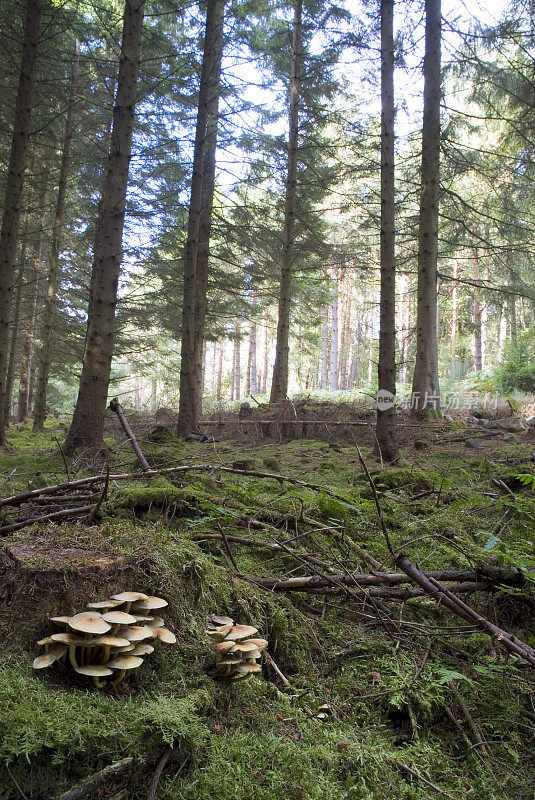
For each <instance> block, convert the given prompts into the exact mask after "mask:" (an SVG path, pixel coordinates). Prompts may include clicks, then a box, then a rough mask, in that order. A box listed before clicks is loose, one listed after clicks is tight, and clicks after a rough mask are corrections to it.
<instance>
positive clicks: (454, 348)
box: [450, 259, 459, 380]
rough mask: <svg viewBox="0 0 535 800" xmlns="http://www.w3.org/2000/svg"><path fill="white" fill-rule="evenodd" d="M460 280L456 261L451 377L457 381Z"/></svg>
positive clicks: (452, 288)
mask: <svg viewBox="0 0 535 800" xmlns="http://www.w3.org/2000/svg"><path fill="white" fill-rule="evenodd" d="M458 278H459V262H458V261H457V259H454V262H453V284H452V287H451V337H450V339H451V342H450V343H451V377H452V380H455V379H456V378H457V377H458V376H459V371H458V369H457V312H458V304H459V287H458V285H457V280H458Z"/></svg>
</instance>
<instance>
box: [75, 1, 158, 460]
mask: <svg viewBox="0 0 535 800" xmlns="http://www.w3.org/2000/svg"><path fill="white" fill-rule="evenodd" d="M144 6H145V0H126V5H125V11H124V17H123V37H122V43H121V59H120V64H119V73H118V78H117V93H116V97H115V108H114V110H113V125H112V135H111V144H110V152H109V156H108V170H107V175H106V183H105V188H104V192H103V195H102V198H101V204H100V208H99V220H98V224H97V232H96V240H95V248H94V256H93V269H92V274H91V291H90V298H89V313H88V320H87V330H86V340H85V348H84V357H83V365H82V375H81V378H80V389H79V392H78V400H77V402H76V408H75V410H74V416H73V421H72V425H71V428H70V431H69V434H68V436H67V440H66V442H65V445H64V450H65V452H66V453H72V452H73V451H74V450H75V449H76V448H77V447H81V446H82V447H98V446H99V445H100V443H101V441H102V434H103V429H104V413H105V410H106V401H107V397H108V385H109V381H110V372H111V360H112V356H113V341H114V332H115V331H114V329H115V307H116V305H117V288H118V284H119V277H120V271H121V258H122V252H121V247H122V237H123V226H124V217H125V206H126V190H127V185H128V168H129V164H130V156H131V150H132V130H133V127H134V112H135V104H136V92H137V78H138V73H139V59H140V51H141V32H142V28H143V14H144Z"/></svg>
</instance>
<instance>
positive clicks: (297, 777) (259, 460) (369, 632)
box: [0, 422, 535, 800]
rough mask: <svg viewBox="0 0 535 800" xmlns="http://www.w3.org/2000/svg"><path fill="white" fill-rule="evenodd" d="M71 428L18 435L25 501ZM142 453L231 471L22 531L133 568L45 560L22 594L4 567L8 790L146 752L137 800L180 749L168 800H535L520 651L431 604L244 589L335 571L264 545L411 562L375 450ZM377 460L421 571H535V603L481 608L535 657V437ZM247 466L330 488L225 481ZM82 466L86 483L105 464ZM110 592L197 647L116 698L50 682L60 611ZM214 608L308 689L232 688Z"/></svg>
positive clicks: (55, 786) (2, 701) (274, 682)
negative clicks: (74, 567) (108, 572)
mask: <svg viewBox="0 0 535 800" xmlns="http://www.w3.org/2000/svg"><path fill="white" fill-rule="evenodd" d="M457 432H458V431H457ZM56 435H58V425H57V424H54V423H52V422H51V423H50V424H49V425H48V426H47V428H46V430H45V432H44V433H43V434H39V435H38V436H36V437H35V436H34V435H33V434H32V433H31V431H30V430H29V428H27V427H26V428H20V429H12V430H11V432H10V443H11V445H12V447H10V448H7V449H6V450H5V451H3V452H2V454H1V459H2V467H3V469H4V474H5V475H9V473H10V471H12V470H15V471H14V472H13V474H12V477H11V479H10V480H9V481H8V482H6V485H5V492H6V493H9V494H11V493H14V492H15V491H18V490H21V489H25V488H26V487H27V485H28V482H31V481H32V480H35V477H32V469H34V471H35V468H36V467H37V468H38V471H39V472H42V474H43V475H45V476H46V479H47V480H46V482H51V480H53V479H54V476H55V475H56V474H57V475H59V476H61V472H62V469H64V466H63V460H62V459H61V456H60V454H59V453H58V451H57V446H56V443H55V440H54V437H55V436H56ZM419 435H422V436H423V435H425V432H424V433H419ZM433 436H435V437H436V428H435V429H433V430H432V432H431V433H430V434H429V439H430V440H432V438H433ZM143 444H144V447H145V446H146V449H147V452H148V454H149V458H150V459H152V460H153V462H152V463H162V464H167V465H172V464H173V463H175V464H176V463H178V464H194V463H202V464H207V463H210V464H212V465H214V469H213V470H212V471H209V472H196V471H191V472H182V473H168V474H166V476H165V477H164V476H161V477H157V478H153V479H151V480H150V481H134V480H131V481H117V482H113V483H112V484H111V485H110V490H109V494H108V498H107V499H106V502H105V504H104V506H103V508H102V512H103V519H102V521H101V522H99V523H98V524H95V523H93V524H90V525H89V524H85V523H84V522H82V521H76V522H71V523H68V524H61V525H57V526H53V525H48V526H41V527H39V526H35V527H33V528H28V529H23V530H21V531H18V532H17V533H15V534H13V535H12V536H10V537H8V538H6V544H7V545H8V546H9V545H13V544H19V545H21V544H24V545H30V544H32V543H36V542H37V543H47V542H48V543H50V542H53V543H56V544H57V543H61V546H62V547H64V548H84V549H87V550H90V551H91V550H97V551H99V552H104V553H112V554H115V555H116V556H118V557H125V558H126V562H125V566H123V567H121V569H119V570H118V571H117V572H116V573H114V574H113V576H112V578H111V579H109V580H110V581H111V582H107V581H108V578H106V577H102V576H99V575H92V574H91V572H90V571H89V572H83V573H82V572H81V573H80V574H73V573H72V572H71V571H69V568H68V563H66V564H65V565H64V566H63V567H61V566H60V567H55V570H56V573H57V574H56V573H54V576H55V577H54V576H52V578H51V579H50V580H51V581H52V582H50V581H49V582H47V581H46V580H45V577H46V575H48V574H49V573H50V564H48V563H46V562H45V561H42V562H40V561H39V559H37V560H36V561H32V562H31V569H29V570H28V574H27V575H26V576H25V575H24V574H22V575H19V576H18V586H17V587H13V586H10V585H8V577H9V576H8V574H7V573H5V574H3V575H0V594H1V596H2V597H3V598H4V608H3V610H2V612H1V613H0V633H1V636H2V640H3V643H4V647H3V651H2V656H1V658H0V708H1V713H0V798H1V799H2V800H15V798H21V797H26V798H29V799H30V798H31V799H32V800H45V798H46V800H50V798H54V797H56V796H58V795H59V794H60V793H61V792H62V791H66V790H67V789H68V788H69V787H70V786H72V785H73V784H75V783H76V782H78V781H80V780H81V779H82V778H84V777H86V776H88V775H91V774H93V773H95V772H97V771H98V770H100V769H102V768H103V767H105V766H106V765H108V764H111V763H113V762H115V761H117V760H119V759H121V758H124V757H126V756H132V757H133V758H134V763H133V766H132V773H131V774H130V776H129V778H128V780H126V781H124V780H123V781H122V782H121V780H118V781H117V783H116V784H113V783H112V784H110V785H109V786H108V787H106V788H103V789H101V790H100V791H101V793H100V794H96V795H95V797H98V798H100V797H102V798H112V797H113V798H117V800H118V799H119V798H122V800H137V798H141V797H146V796H147V792H148V786H149V783H150V780H151V777H152V774H153V772H154V763H155V762H156V761H157V760H158V758H159V757H160V755H161V754H162V753H163V752H165V748H167V747H169V746H172V747H175V748H176V749H177V750H178V751H179V757H178V759H177V760H176V761H174V762H172V763H171V764H170V765H169V766H168V767H167V768H166V769H165V771H164V773H163V775H162V778H161V780H160V783H159V787H158V791H157V795H156V797H157V800H198V798H203V800H204V799H206V800H216V799H217V800H278V798H285V799H286V798H287V799H288V800H352V799H353V798H354V799H355V800H356V799H358V800H361V799H362V800H367V799H368V798H371V800H375V798H377V800H382V798H395V799H397V798H399V800H431V799H432V798H436V797H439V796H440V794H439V793H438V792H437V787H438V789H440V790H441V791H443V792H446V793H447V795H448V796H450V797H454V798H457V800H460V799H461V798H469V800H487V799H488V800H505V798H507V800H509V798H511V800H512V799H513V798H514V799H515V800H516V799H517V798H521V800H526V799H528V798H535V790H534V789H533V786H534V779H535V768H534V766H533V760H532V758H531V751H532V747H533V737H534V735H535V727H534V724H533V722H532V721H531V717H530V716H529V713H531V714H533V705H532V699H531V698H532V695H533V692H534V685H533V677H532V671H531V670H530V669H529V668H526V667H525V665H524V664H522V663H521V662H520V661H519V660H518V659H517V658H516V657H508V658H505V656H504V654H503V653H501V652H500V651H499V648H498V647H496V643H493V642H491V641H490V640H489V638H488V637H487V636H485V635H484V634H483V633H481V632H478V631H476V630H474V629H473V628H470V627H469V626H467V624H466V623H465V622H464V621H463V620H461V619H458V618H455V617H452V616H450V615H448V614H447V613H445V612H444V611H443V610H437V608H436V605H435V604H434V601H432V600H429V599H426V598H415V599H412V600H407V601H406V602H405V603H403V604H401V603H390V602H388V601H382V600H381V601H380V602H379V603H377V602H373V601H367V602H366V603H364V604H363V603H362V602H360V601H358V600H356V599H355V598H353V597H351V595H350V594H342V595H341V596H336V595H326V596H323V595H313V594H309V595H306V594H298V593H295V594H289V593H282V592H275V591H267V590H265V589H264V588H262V587H260V586H257V585H254V584H253V583H251V582H248V581H247V580H245V579H244V576H248V577H249V578H251V579H253V580H254V579H256V578H262V577H267V578H270V577H271V578H273V577H282V576H286V575H288V576H291V575H304V574H314V568H313V567H311V566H310V565H303V564H300V562H299V560H297V561H296V559H295V558H294V557H291V556H290V555H288V554H287V553H285V552H280V551H274V550H273V549H272V548H271V549H270V547H269V546H262V543H264V545H269V544H272V543H274V542H278V543H282V544H284V545H285V546H288V547H290V548H295V549H296V550H297V551H298V552H299V553H301V554H307V553H314V555H315V556H316V557H317V558H319V559H320V560H322V561H324V562H325V563H326V564H327V565H329V564H330V565H331V566H332V568H334V569H335V570H336V571H338V572H340V573H344V572H345V571H347V570H361V571H366V572H367V571H369V569H370V566H369V564H368V562H367V560H366V555H369V556H372V557H373V558H374V559H376V561H377V562H379V564H382V565H384V567H383V568H384V569H392V564H391V561H389V554H388V549H387V546H386V543H385V540H384V537H383V535H382V532H381V529H380V526H379V525H378V520H377V510H376V507H375V502H374V498H373V494H372V492H371V489H370V486H369V484H368V481H367V479H366V477H365V475H364V474H363V471H362V467H361V465H360V462H359V458H358V453H357V450H356V447H355V445H354V444H350V443H348V444H336V445H332V444H330V443H329V442H327V441H323V440H317V441H308V440H293V441H287V442H278V443H269V442H268V443H266V442H262V443H261V445H257V444H255V443H252V442H251V443H244V442H218V443H217V442H216V443H204V444H203V443H198V442H194V443H187V444H184V443H182V442H178V443H176V442H174V441H172V440H168V439H167V438H166V439H164V441H163V443H162V442H161V441H160V442H151V443H150V445H145V443H143ZM118 445H119V446H117V447H115V446H114V445H113V442H112V441H110V442H108V443H107V458H108V459H109V461H110V467H111V472H112V473H114V472H130V471H132V472H135V471H137V469H138V467H137V465H136V462H135V459H134V457H133V456H132V454H131V453H130V452H129V451H128V450H127V449H126V448H125V446H124V445H123V444H122V443H120V442H118ZM362 450H363V453H364V457H365V459H366V461H367V463H368V465H369V468H370V471H371V472H372V475H373V476H374V482H375V485H376V487H377V491H378V494H379V498H380V503H381V507H382V510H383V513H384V517H385V519H386V522H387V525H388V529H389V533H390V537H391V540H392V544H393V546H394V547H395V548H403V549H404V550H405V551H406V552H407V554H408V555H409V557H410V558H411V560H413V561H414V562H416V563H419V564H420V565H421V566H422V568H424V569H437V568H446V567H447V568H456V567H457V568H463V569H466V568H468V567H470V566H473V565H475V564H477V563H478V562H486V561H488V560H489V559H491V558H492V559H495V561H497V562H498V563H503V564H509V565H511V566H521V567H523V569H524V572H525V574H526V579H527V584H526V587H525V593H524V594H523V595H522V596H520V594H519V591H518V590H508V589H506V588H505V587H504V589H503V591H501V592H498V593H496V594H495V595H494V596H492V597H489V596H488V595H486V594H485V595H476V596H471V597H470V598H469V599H468V602H470V603H471V604H474V605H477V607H478V608H479V609H480V610H481V611H482V613H483V614H484V615H486V616H488V617H489V618H491V619H492V620H493V621H494V622H496V623H497V624H499V625H501V626H502V627H504V628H505V629H507V630H509V631H511V632H513V633H516V634H517V635H518V636H520V637H521V638H523V639H524V640H526V641H528V642H529V643H530V644H532V646H535V625H534V623H533V605H532V602H531V599H530V593H531V589H530V581H531V571H535V570H533V565H534V564H535V554H534V552H533V537H532V532H531V531H532V524H533V512H534V510H535V508H534V503H535V499H534V488H533V487H534V484H533V482H532V481H531V479H530V477H529V476H532V475H533V474H535V471H534V469H533V465H532V463H531V462H530V461H529V452H530V450H529V446H528V445H524V444H521V443H517V444H516V445H515V449H514V451H512V450H511V449H510V445H509V443H503V448H502V447H501V445H500V446H498V445H493V448H492V452H485V454H484V456H481V454H480V453H477V454H474V453H471V454H468V455H467V453H466V452H465V451H464V450H462V449H461V447H459V446H457V445H456V446H455V448H454V447H453V445H452V447H451V448H449V449H446V448H445V446H444V445H443V444H436V445H435V444H431V445H430V446H429V447H428V448H425V449H424V450H418V451H417V452H413V450H412V449H411V447H410V446H407V448H406V450H405V451H404V453H403V460H404V463H403V466H400V467H394V468H389V467H384V468H381V466H380V465H378V464H377V463H376V462H375V461H374V460H373V458H372V455H371V452H370V449H369V448H367V447H366V446H364V447H362ZM512 458H514V459H516V460H517V461H519V462H520V460H521V459H525V460H524V461H522V463H518V464H513V463H511V461H510V459H512ZM240 460H241V461H243V460H251V461H252V462H253V463H254V470H256V471H260V472H263V471H266V472H279V473H281V474H282V475H288V476H291V477H294V478H297V479H299V480H302V481H305V482H308V483H312V484H316V485H317V486H318V487H319V488H310V487H304V486H296V485H291V484H288V483H281V482H279V481H277V480H273V479H268V478H262V477H258V476H253V475H250V476H248V475H238V474H233V473H226V472H223V471H218V469H217V467H218V466H231V465H232V463H233V462H235V461H240ZM70 468H71V469H75V471H76V477H81V476H83V475H84V474H87V472H88V471H89V472H91V469H92V468H93V465H88V464H85V465H84V464H83V463H81V462H80V463H78V462H72V463H71V464H70ZM519 475H523V476H527V477H524V478H519V477H518V476H519ZM50 479H51V480H50ZM496 480H497V481H498V485H497V484H496V483H495V481H496ZM500 481H501V484H500ZM504 486H505V487H506V488H504ZM222 533H224V534H225V535H226V536H228V537H229V540H228V541H227V542H226V543H225V541H224V539H222V538H221V534H222ZM232 537H238V538H241V539H242V540H243V539H248V540H254V541H255V542H256V544H250V543H249V544H245V543H243V542H242V543H239V542H233V541H231V538H232ZM326 570H328V566H327V567H326V568H321V567H317V569H316V571H320V572H322V573H324V574H325V573H326ZM40 571H41V573H42V574H40ZM54 581H55V583H54ZM112 588H113V589H115V590H116V591H121V590H123V589H127V588H139V589H141V590H144V591H148V592H150V593H154V594H158V595H162V596H164V597H165V598H166V599H167V600H168V601H169V608H168V609H166V610H165V612H166V618H167V619H168V620H169V624H170V627H172V629H173V630H174V631H175V633H176V635H177V643H176V645H175V646H165V645H163V644H160V645H159V646H158V647H157V648H156V651H155V653H154V654H153V655H152V656H151V657H150V658H147V659H146V661H145V663H144V665H143V666H142V668H141V669H140V670H139V671H138V672H137V673H136V676H135V677H134V678H128V679H125V680H124V681H123V682H122V683H121V684H120V685H119V686H118V687H117V688H116V689H114V690H106V691H104V692H99V691H97V690H92V689H91V690H88V689H87V688H85V684H82V683H77V682H76V681H75V680H73V679H72V678H69V676H68V675H67V674H66V673H64V672H62V669H61V667H59V668H58V669H56V670H55V669H54V668H51V669H50V670H48V671H46V672H45V671H43V672H41V673H36V672H34V671H33V670H32V668H31V662H32V659H33V658H34V657H35V646H34V642H35V640H36V639H37V638H39V636H41V635H44V634H45V633H47V632H48V629H47V623H46V618H47V616H48V615H49V614H51V613H56V614H59V613H72V612H74V611H76V610H81V608H82V607H83V606H84V605H85V602H87V601H88V600H91V599H99V598H100V597H104V596H106V595H107V594H109V593H110V592H111V589H112ZM8 589H9V591H8ZM214 612H218V613H222V614H229V615H231V616H232V617H234V618H235V619H236V620H238V621H239V622H242V623H247V624H253V625H255V627H257V628H258V630H259V635H260V636H263V637H265V638H267V639H268V640H269V643H270V646H269V652H270V654H271V656H272V657H273V658H274V659H275V661H276V663H277V665H278V667H279V668H280V670H282V672H283V673H284V674H285V675H286V676H287V678H288V679H289V681H290V685H289V686H288V687H285V686H283V684H282V683H281V680H280V678H279V677H278V676H277V674H276V673H275V672H274V670H273V668H272V667H270V666H269V664H268V663H266V662H265V663H264V669H263V674H262V676H261V677H258V678H257V677H255V678H254V679H252V680H251V681H249V682H247V683H242V684H237V685H235V686H230V687H229V686H225V685H223V684H221V683H218V682H216V681H214V679H213V678H212V674H211V667H212V660H211V653H210V649H209V647H208V645H207V643H206V638H205V636H204V634H203V631H204V628H205V625H206V618H207V616H208V615H209V614H212V613H214ZM322 707H324V711H323V713H324V717H323V719H321V718H318V716H317V714H318V713H319V712H320V710H321V708H322ZM325 707H326V708H325ZM526 712H528V714H527V715H526ZM448 713H450V714H451V715H452V716H453V719H454V722H452V719H451V717H449V716H448ZM470 720H471V721H472V722H473V723H474V725H475V729H476V730H477V731H478V732H479V733H478V736H479V738H480V741H479V743H478V739H477V737H476V734H475V733H474V729H473V728H472V727H471V723H470ZM481 741H482V742H483V743H484V744H483V749H484V752H483V751H482V749H481ZM148 762H150V763H151V764H152V766H151V767H150V768H149V767H147V766H146V764H147V763H148ZM434 787H435V788H434Z"/></svg>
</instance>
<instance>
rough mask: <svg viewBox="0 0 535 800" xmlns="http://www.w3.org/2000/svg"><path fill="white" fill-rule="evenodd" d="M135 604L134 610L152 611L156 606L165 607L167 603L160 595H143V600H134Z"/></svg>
mask: <svg viewBox="0 0 535 800" xmlns="http://www.w3.org/2000/svg"><path fill="white" fill-rule="evenodd" d="M135 605H136V608H135V610H136V611H152V610H153V609H156V608H165V607H166V606H168V605H169V603H168V602H167V600H164V599H163V598H162V597H154V596H152V597H147V596H145V598H144V599H143V600H140V601H139V602H138V601H136V604H135Z"/></svg>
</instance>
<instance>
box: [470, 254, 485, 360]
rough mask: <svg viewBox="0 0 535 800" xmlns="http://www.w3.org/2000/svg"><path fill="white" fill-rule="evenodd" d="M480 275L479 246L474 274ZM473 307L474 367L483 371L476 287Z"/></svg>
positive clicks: (475, 256) (478, 303) (479, 314)
mask: <svg viewBox="0 0 535 800" xmlns="http://www.w3.org/2000/svg"><path fill="white" fill-rule="evenodd" d="M478 275H479V257H478V252H477V247H476V248H474V276H475V277H476V278H477V277H478ZM472 298H473V304H474V306H473V308H474V367H475V370H476V372H481V370H482V369H483V348H482V340H481V304H480V302H479V296H478V290H477V288H476V287H475V288H474V291H473V295H472Z"/></svg>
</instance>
